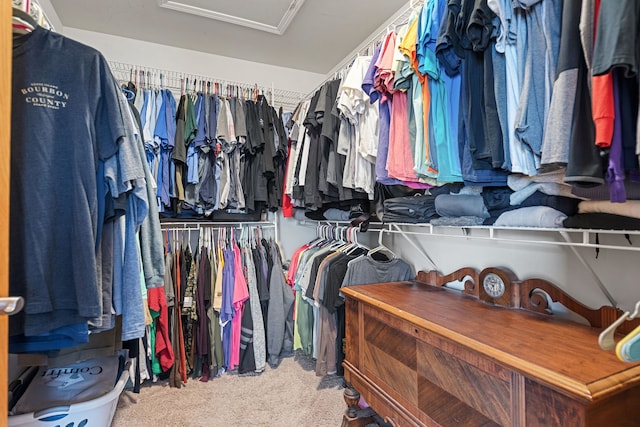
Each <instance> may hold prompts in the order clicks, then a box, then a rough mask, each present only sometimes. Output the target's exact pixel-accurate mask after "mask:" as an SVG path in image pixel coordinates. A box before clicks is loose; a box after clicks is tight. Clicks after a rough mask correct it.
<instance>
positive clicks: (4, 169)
mask: <svg viewBox="0 0 640 427" xmlns="http://www.w3.org/2000/svg"><path fill="white" fill-rule="evenodd" d="M12 46H13V41H12V33H11V2H9V1H0V297H6V296H8V293H9V167H10V164H11V161H10V160H11V157H10V155H11V152H10V140H11V59H12V54H11V50H12ZM8 322H9V321H8V316H3V315H0V426H3V427H4V426H6V425H7V411H8V408H7V406H8V402H7V392H8V386H9V385H8V376H9V365H8V358H9V343H8Z"/></svg>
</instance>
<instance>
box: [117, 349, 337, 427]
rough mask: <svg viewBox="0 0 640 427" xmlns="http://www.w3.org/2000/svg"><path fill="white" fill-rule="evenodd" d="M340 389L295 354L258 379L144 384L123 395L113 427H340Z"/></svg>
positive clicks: (235, 377) (333, 379) (333, 378)
mask: <svg viewBox="0 0 640 427" xmlns="http://www.w3.org/2000/svg"><path fill="white" fill-rule="evenodd" d="M343 390H344V389H343V381H342V378H340V377H336V376H326V377H318V376H316V374H315V372H314V370H313V363H312V361H311V360H309V359H308V358H305V357H304V356H299V355H296V357H289V358H285V359H283V360H282V362H281V363H280V365H279V366H278V367H277V368H275V369H272V368H270V367H269V366H268V365H267V367H266V369H265V371H264V372H263V373H262V374H260V375H257V376H239V375H236V374H228V373H227V374H223V375H221V376H220V377H217V378H213V379H212V380H210V381H209V382H206V383H205V382H200V381H198V380H196V379H189V381H188V382H187V384H186V385H185V386H183V387H182V388H180V389H177V388H170V387H169V385H168V382H156V383H150V382H145V383H143V385H142V387H141V390H140V393H139V394H135V393H132V392H131V391H125V392H123V393H122V395H121V396H120V399H119V401H118V407H117V409H116V413H115V416H114V419H113V422H112V426H113V427H130V426H136V427H144V426H150V427H165V426H194V427H195V426H202V427H205V426H206V427H216V426H221V427H222V426H224V427H233V426H238V427H248V426H269V427H272V426H278V427H298V426H305V427H330V426H340V423H341V422H342V414H344V410H345V409H346V404H345V403H344V399H343V398H342V392H343Z"/></svg>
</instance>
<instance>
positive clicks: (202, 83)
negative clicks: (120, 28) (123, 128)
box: [109, 61, 305, 111]
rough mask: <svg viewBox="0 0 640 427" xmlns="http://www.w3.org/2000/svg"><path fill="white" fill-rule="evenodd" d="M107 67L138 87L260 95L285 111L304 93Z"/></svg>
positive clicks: (159, 71) (152, 70)
mask: <svg viewBox="0 0 640 427" xmlns="http://www.w3.org/2000/svg"><path fill="white" fill-rule="evenodd" d="M109 67H110V68H111V71H112V72H113V75H114V76H115V78H116V79H117V80H118V81H119V82H120V83H123V84H124V83H127V82H133V83H134V84H136V86H138V87H140V88H151V89H169V90H171V91H172V92H173V93H174V95H176V96H179V95H181V94H182V93H185V92H188V93H194V92H205V93H217V94H218V95H219V96H227V97H242V98H245V99H255V97H256V96H258V95H263V96H265V97H266V98H267V100H268V101H269V103H270V104H271V105H272V106H273V107H275V108H279V107H282V108H283V109H284V110H285V111H293V110H294V109H295V107H296V106H297V105H298V103H299V102H300V101H301V100H302V99H304V96H305V94H303V93H300V92H296V91H292V90H284V89H276V88H274V87H273V86H271V87H265V86H260V85H258V84H255V83H246V82H245V83H243V82H237V81H232V80H224V79H220V78H216V77H210V76H203V75H200V74H193V73H185V72H181V71H172V70H162V69H158V68H152V67H145V66H143V65H136V64H127V63H124V62H117V61H109Z"/></svg>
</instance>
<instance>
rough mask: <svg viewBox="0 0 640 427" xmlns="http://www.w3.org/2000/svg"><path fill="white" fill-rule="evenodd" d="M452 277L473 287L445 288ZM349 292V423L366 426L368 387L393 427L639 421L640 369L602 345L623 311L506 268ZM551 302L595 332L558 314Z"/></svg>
mask: <svg viewBox="0 0 640 427" xmlns="http://www.w3.org/2000/svg"><path fill="white" fill-rule="evenodd" d="M496 277H497V278H499V279H500V280H498V282H500V281H501V280H502V281H503V282H502V283H501V284H500V283H498V284H497V285H496V283H495V282H496ZM463 278H464V279H463ZM453 280H463V281H464V283H465V286H464V289H463V290H462V291H459V290H451V289H448V288H445V287H444V286H442V285H443V284H445V283H448V282H451V281H453ZM483 283H484V284H485V286H483V285H482V284H483ZM498 285H499V286H502V287H503V289H502V291H503V292H502V293H501V292H500V290H498V291H497V292H495V289H493V288H494V287H496V286H498ZM342 292H343V293H344V294H345V296H346V341H345V350H346V357H345V361H344V363H343V366H344V369H345V370H344V376H345V380H346V382H347V384H348V385H349V386H350V387H348V388H347V389H346V390H345V400H347V403H348V404H351V406H350V408H349V409H348V410H347V414H346V415H345V419H344V422H343V425H346V426H359V425H366V422H367V421H365V420H363V419H362V418H361V417H359V416H358V413H357V412H356V406H355V405H354V403H355V402H356V401H357V398H358V397H359V396H358V392H359V393H360V394H361V395H362V396H363V397H364V399H365V400H366V402H367V403H368V404H369V405H370V406H371V408H372V409H373V410H374V411H375V412H376V413H377V414H378V415H380V417H382V418H383V419H385V421H387V422H388V423H390V424H391V425H394V426H422V425H426V426H463V427H464V426H470V427H476V426H545V427H550V426H559V427H578V426H597V427H614V426H615V427H621V426H640V364H637V363H636V364H632V363H625V362H622V361H620V360H618V359H617V357H616V355H615V352H613V351H604V350H602V349H600V347H599V346H598V336H599V333H600V332H601V330H602V328H598V327H596V326H605V327H606V326H608V325H609V324H610V323H611V322H612V321H613V320H614V319H615V318H617V317H618V316H619V315H620V314H622V313H621V312H620V311H619V310H616V309H614V308H612V307H603V308H601V309H600V310H589V309H587V308H586V307H584V306H581V305H580V304H579V303H577V302H576V301H575V300H572V299H571V298H570V297H568V296H566V295H565V294H563V293H562V292H561V291H559V290H558V288H556V287H555V286H554V285H552V284H551V283H549V282H546V281H544V280H540V279H531V280H525V281H523V282H520V281H518V280H517V279H516V278H515V277H514V276H513V274H512V273H510V272H509V271H508V270H505V269H498V268H491V269H485V270H483V271H482V272H480V273H478V272H476V271H475V270H473V269H470V268H465V269H461V270H459V271H457V272H455V273H452V274H450V275H448V276H440V275H438V274H436V273H435V272H429V273H424V272H420V273H419V274H418V276H417V278H416V280H415V281H408V282H394V283H381V284H373V285H361V286H353V287H349V288H343V289H342ZM489 293H490V294H492V295H493V297H492V296H489ZM499 294H500V295H499ZM549 300H552V301H560V302H562V304H563V305H564V306H566V307H569V308H571V310H573V311H577V312H580V311H582V313H581V314H582V315H583V316H584V317H585V318H586V319H587V320H588V321H590V322H591V325H593V326H586V325H581V324H578V323H575V322H571V321H567V320H562V319H558V318H557V316H555V315H550V314H549V313H550V308H549V307H550V306H549V304H548V302H549ZM585 310H586V311H585ZM627 323H629V325H627V328H626V330H630V329H631V327H632V326H635V325H637V322H636V323H633V322H627ZM632 323H633V324H632Z"/></svg>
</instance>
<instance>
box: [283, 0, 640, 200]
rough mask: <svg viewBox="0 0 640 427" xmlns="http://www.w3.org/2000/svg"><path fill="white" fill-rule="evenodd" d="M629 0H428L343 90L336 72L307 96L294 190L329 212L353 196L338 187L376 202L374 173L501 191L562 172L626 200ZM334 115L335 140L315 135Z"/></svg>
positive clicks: (631, 171) (633, 87)
mask: <svg viewBox="0 0 640 427" xmlns="http://www.w3.org/2000/svg"><path fill="white" fill-rule="evenodd" d="M627 3H628V2H623V3H622V4H617V3H616V4H612V3H611V2H600V1H596V0H584V1H577V0H576V1H573V0H571V1H560V0H544V1H541V0H534V1H526V2H525V1H521V2H511V1H508V0H489V1H484V2H476V1H472V0H449V1H447V0H427V1H425V2H424V4H423V5H422V6H421V7H420V8H419V9H415V10H413V11H412V12H411V13H410V16H409V17H408V21H407V22H406V24H403V25H398V26H396V27H395V29H394V30H393V31H389V32H387V33H386V34H385V35H384V36H383V37H382V38H381V40H380V41H379V42H378V43H377V44H376V46H375V49H373V53H372V55H371V56H369V52H367V54H360V55H358V56H357V57H356V58H354V60H353V61H352V62H351V63H350V65H349V67H348V68H347V69H346V70H344V71H343V72H342V73H341V76H342V78H341V80H340V83H339V88H338V90H337V92H336V91H335V90H334V88H335V85H336V81H330V82H327V83H325V84H324V85H322V86H321V87H320V88H319V89H318V90H317V91H316V92H314V93H313V96H312V97H311V98H310V99H307V100H304V101H302V102H301V103H300V104H299V106H298V108H297V109H296V111H295V112H294V114H293V115H292V118H291V120H292V123H293V125H292V130H293V131H292V143H291V153H292V155H291V156H290V157H289V159H288V161H289V163H288V165H287V169H288V173H287V184H286V185H285V194H286V195H287V196H289V197H291V199H292V203H293V205H294V206H297V207H301V208H305V209H307V210H312V211H318V210H320V209H321V208H323V207H324V206H325V205H327V204H329V203H331V202H334V201H335V199H334V198H333V195H335V194H336V193H337V194H338V196H339V200H348V198H346V197H343V195H345V194H346V193H344V192H343V191H342V190H341V189H340V188H339V184H342V187H343V189H346V188H348V189H350V190H351V194H352V196H353V197H354V198H355V197H367V198H369V199H370V200H375V199H376V198H377V196H376V195H375V191H376V190H375V188H376V186H372V183H378V184H381V185H396V184H402V185H405V186H407V187H410V188H414V189H418V188H422V189H426V188H429V187H433V186H441V185H443V184H445V183H451V182H464V183H465V184H467V185H475V186H483V187H485V188H487V187H494V186H495V187H503V186H505V185H507V180H508V177H510V176H514V175H523V176H533V177H537V176H538V175H539V174H540V173H546V172H548V171H553V170H554V169H558V168H563V169H564V170H565V171H566V173H565V174H564V177H563V180H564V182H566V183H567V184H569V185H573V186H580V185H582V186H593V185H596V184H603V183H604V182H605V181H606V182H607V183H608V185H609V188H610V190H611V191H610V200H611V201H612V202H624V200H625V187H626V185H625V184H624V182H625V181H626V180H629V179H632V180H637V177H636V175H637V171H638V169H639V166H638V154H637V153H638V152H639V151H638V149H637V146H640V145H637V143H636V142H637V141H638V131H637V120H638V117H639V115H638V99H639V91H638V82H637V76H636V69H637V64H636V63H637V58H636V57H637V52H635V50H633V49H632V47H633V46H634V45H633V43H628V42H622V41H620V34H635V28H636V26H637V15H638V14H639V13H640V9H639V8H638V7H637V5H631V4H627ZM623 15H624V16H623ZM599 18H600V19H599ZM616 22H619V23H620V25H619V26H618V27H616V28H615V29H612V28H610V27H612V25H613V26H615V25H614V23H616ZM611 46H614V47H615V48H612V47H611ZM601 77H606V79H604V78H601ZM327 105H333V110H332V112H333V116H331V117H329V115H328V113H327V111H328V110H329V109H328V108H327ZM592 106H593V108H592ZM328 118H329V119H330V120H329V121H330V123H331V129H332V130H333V133H331V135H337V150H334V147H333V145H328V146H325V145H323V142H322V140H320V139H318V137H317V134H318V129H319V128H320V127H322V129H323V132H324V129H325V125H326V123H327V119H328ZM323 135H328V134H323ZM333 141H334V143H335V140H333ZM336 165H338V166H339V167H338V169H336ZM340 166H341V167H340ZM318 171H320V174H319V175H317V174H316V173H317V172H318ZM325 171H326V172H327V173H325ZM326 176H330V177H331V179H327V181H326V182H325V181H324V179H325V177H326ZM339 177H342V181H341V182H337V181H336V180H335V179H336V178H339ZM372 187H373V188H374V192H373V197H372V192H371V188H372Z"/></svg>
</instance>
